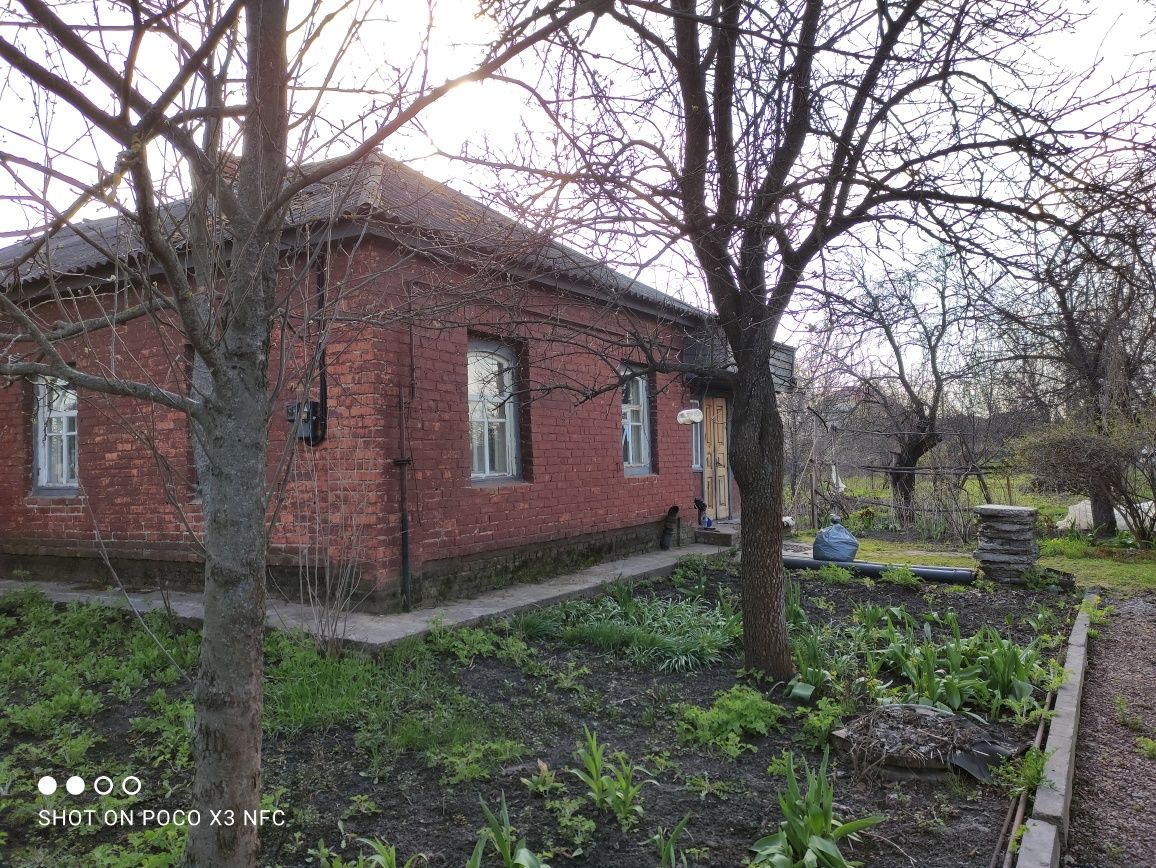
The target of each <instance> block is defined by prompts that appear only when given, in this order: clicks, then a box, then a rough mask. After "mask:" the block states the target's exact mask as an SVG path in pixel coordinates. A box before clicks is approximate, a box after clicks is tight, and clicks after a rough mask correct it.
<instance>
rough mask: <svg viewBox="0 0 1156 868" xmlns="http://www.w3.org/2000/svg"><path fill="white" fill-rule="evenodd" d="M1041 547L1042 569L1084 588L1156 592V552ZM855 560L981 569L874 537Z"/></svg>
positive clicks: (862, 543)
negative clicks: (1072, 578) (1072, 579)
mask: <svg viewBox="0 0 1156 868" xmlns="http://www.w3.org/2000/svg"><path fill="white" fill-rule="evenodd" d="M800 539H803V540H804V541H807V535H800ZM1067 543H1071V545H1070V546H1068V545H1066V544H1067ZM1040 548H1041V555H1042V556H1041V557H1040V559H1039V565H1040V566H1041V567H1048V568H1050V569H1053V570H1060V571H1061V572H1065V573H1071V574H1072V575H1074V576H1075V577H1076V584H1077V585H1078V586H1079V587H1081V588H1101V589H1103V590H1104V591H1107V592H1109V593H1112V594H1115V595H1117V596H1118V595H1128V594H1135V593H1140V592H1143V591H1151V590H1156V551H1138V550H1135V549H1114V548H1107V547H1103V546H1099V547H1093V546H1089V545H1087V544H1086V543H1085V544H1081V543H1080V542H1079V541H1072V540H1068V539H1065V538H1060V539H1053V540H1043V541H1041V547H1040ZM1065 553H1067V554H1065ZM856 557H857V559H858V560H861V561H875V562H878V563H886V564H912V565H919V566H928V567H971V568H974V567H975V566H976V563H975V559H974V558H973V557H972V556H971V554H970V553H968V552H963V551H958V550H956V551H952V550H951V549H949V548H941V547H939V546H935V545H932V544H930V543H925V542H922V541H914V542H910V541H899V542H895V541H891V540H880V539H873V538H870V537H869V538H867V539H861V540H859V554H858V555H856Z"/></svg>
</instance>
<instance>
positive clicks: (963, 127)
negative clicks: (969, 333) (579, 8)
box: [469, 0, 1071, 677]
mask: <svg viewBox="0 0 1156 868" xmlns="http://www.w3.org/2000/svg"><path fill="white" fill-rule="evenodd" d="M495 5H499V4H495ZM502 5H504V6H505V8H506V11H507V14H511V15H513V14H517V13H518V12H520V10H521V9H522V8H523V6H524V4H523V3H521V2H518V0H510V2H508V3H506V4H502ZM600 9H601V11H602V13H603V14H602V15H601V16H600V17H599V18H598V19H597V22H596V25H595V26H593V27H592V29H591V30H590V31H588V32H587V34H586V35H585V36H584V37H582V38H575V37H574V36H571V35H569V34H566V35H559V36H558V37H557V38H556V39H553V40H551V41H550V42H549V45H548V46H547V47H546V48H545V49H544V51H545V60H544V62H543V64H542V68H543V69H544V70H547V71H552V72H553V73H554V75H553V77H552V81H551V82H550V86H549V87H545V86H539V87H538V88H537V89H536V90H535V91H534V93H533V96H532V98H533V99H536V100H538V101H539V103H540V104H541V105H542V106H543V108H544V109H545V110H546V111H547V112H548V113H549V114H550V116H551V117H552V119H553V121H554V123H555V130H554V131H553V133H552V134H548V135H547V134H541V133H539V134H538V135H536V136H534V138H533V140H532V141H530V140H527V141H526V142H524V143H523V144H524V148H525V153H523V154H519V155H518V156H517V157H505V158H502V157H490V156H487V155H479V154H477V153H473V154H470V155H469V156H470V157H471V158H472V159H475V160H477V161H479V162H485V163H489V164H491V165H494V166H496V167H498V168H502V167H507V168H516V169H517V168H520V169H524V168H525V163H526V162H527V160H526V159H525V156H526V154H530V155H531V156H532V159H533V160H535V161H536V164H537V166H538V167H539V168H538V170H537V177H538V178H539V179H540V181H541V182H542V184H541V186H540V187H539V188H538V189H535V190H533V191H532V196H531V197H530V201H529V202H528V204H527V207H528V208H530V207H533V206H535V205H537V206H539V207H541V206H542V203H546V202H549V203H550V207H552V208H555V209H558V210H562V209H565V208H566V207H567V206H570V205H572V206H574V211H575V212H576V213H577V214H578V217H577V218H576V223H577V225H580V226H585V227H587V229H588V230H590V233H591V235H593V234H595V233H597V234H598V235H600V236H601V237H603V238H606V237H607V236H612V235H614V233H619V238H620V239H621V240H622V245H623V246H624V247H627V248H630V249H631V250H632V251H634V252H635V253H637V254H638V255H641V256H656V255H659V252H660V251H661V250H663V249H674V250H679V251H682V252H684V253H686V254H687V263H688V264H687V270H688V272H689V273H691V274H693V276H694V279H695V280H696V281H697V280H701V281H702V283H703V284H705V287H706V289H707V291H708V295H709V300H710V303H711V304H712V305H713V307H714V309H715V310H716V311H717V313H718V316H719V320H720V323H721V327H722V329H723V331H724V332H725V335H726V340H727V343H728V344H729V348H730V351H731V353H732V354H733V357H734V360H735V363H736V370H735V371H734V373H733V375H732V376H731V377H730V382H731V385H732V388H733V395H734V398H733V420H732V428H731V441H730V463H731V467H732V468H733V470H734V474H735V478H736V480H737V482H738V486H739V489H740V492H741V495H742V508H743V524H744V532H743V543H742V545H743V557H742V574H743V588H744V592H743V623H744V647H745V653H746V658H747V659H746V663H747V666H749V667H751V668H753V669H757V670H760V671H763V672H767V673H770V674H771V675H773V676H774V677H787V676H789V675H790V673H791V669H792V665H791V658H790V653H789V649H788V643H787V634H786V629H785V620H784V597H783V582H784V574H783V566H782V562H781V558H780V553H781V535H782V531H781V511H782V497H783V485H782V481H783V480H782V477H783V454H782V440H783V430H782V428H783V426H782V422H781V419H780V416H779V412H778V409H777V406H776V400H775V393H774V387H773V383H772V378H771V373H770V364H769V362H770V356H771V346H772V341H773V338H774V336H775V332H776V329H777V327H778V325H779V323H780V321H781V319H782V317H783V315H784V312H785V311H786V310H787V308H788V306H789V305H790V304H791V301H792V298H793V297H794V295H795V292H796V290H797V289H798V288H799V287H800V286H801V285H802V284H804V283H805V282H806V281H808V280H810V279H812V278H814V277H816V276H817V275H819V274H821V272H822V270H823V267H824V262H825V259H826V257H827V256H828V255H829V254H830V253H831V252H832V251H833V250H835V249H836V247H837V246H839V245H841V244H855V243H858V244H871V245H878V244H880V243H881V239H884V238H885V237H886V236H888V235H889V234H890V233H893V232H894V233H901V232H904V231H907V232H911V233H916V234H918V233H922V234H924V235H926V236H929V237H930V238H932V239H936V240H939V241H942V242H944V243H948V244H951V245H953V246H956V247H959V248H964V249H973V250H989V249H992V248H994V247H997V246H998V243H999V240H1000V239H1001V238H1002V237H1006V236H1007V235H1008V234H1010V233H1012V232H1013V230H1012V229H1011V227H1012V226H1029V225H1032V224H1034V223H1038V222H1045V223H1046V222H1048V221H1050V220H1053V219H1054V218H1053V217H1052V216H1051V215H1050V214H1049V213H1048V211H1047V208H1046V202H1043V200H1042V199H1041V198H1040V196H1041V195H1043V194H1044V193H1045V192H1046V187H1045V185H1043V184H1042V183H1041V182H1040V179H1041V178H1042V177H1044V176H1049V175H1053V176H1059V175H1061V174H1062V173H1061V166H1060V163H1061V162H1062V161H1063V160H1064V159H1065V156H1066V151H1067V144H1066V143H1065V141H1064V137H1063V136H1062V135H1061V133H1060V132H1058V130H1057V125H1056V124H1057V119H1058V118H1059V117H1060V116H1061V115H1062V114H1063V113H1064V112H1065V110H1066V109H1068V108H1071V106H1070V105H1067V104H1065V102H1064V100H1063V97H1062V94H1063V93H1064V92H1065V88H1066V86H1067V85H1068V84H1070V82H1063V81H1056V80H1055V77H1054V74H1053V70H1049V74H1048V75H1049V78H1048V83H1047V84H1046V85H1045V84H1043V83H1042V81H1041V79H1040V78H1033V77H1032V75H1031V72H1030V70H1029V69H1028V65H1029V64H1028V62H1027V61H1029V60H1030V46H1031V45H1032V44H1033V40H1034V39H1035V38H1036V37H1038V36H1039V35H1041V34H1044V33H1047V32H1049V31H1052V30H1055V29H1057V28H1062V27H1064V26H1066V25H1067V24H1068V23H1069V19H1068V18H1067V17H1066V15H1065V13H1064V12H1063V11H1062V9H1061V8H1060V7H1059V6H1058V5H1045V6H1039V5H1033V6H1031V7H1027V6H1024V5H1023V4H1019V3H1012V2H1008V3H1004V2H997V3H985V4H973V5H965V6H962V7H960V6H956V5H935V4H927V3H925V2H922V0H902V2H887V3H878V4H863V3H859V2H824V0H800V2H792V3H786V4H783V3H775V4H761V3H754V2H744V0H714V2H700V3H696V2H692V0H668V2H649V0H647V2H642V0H624V2H616V3H604V4H602V6H601V7H600ZM543 149H545V150H546V152H545V153H543ZM519 183H520V184H522V189H523V190H524V189H525V187H526V182H525V180H524V179H523V180H522V181H520V182H519ZM535 186H536V187H537V186H538V185H535ZM1014 231H1019V230H1014Z"/></svg>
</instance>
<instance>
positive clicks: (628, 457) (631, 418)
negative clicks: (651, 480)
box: [622, 376, 650, 474]
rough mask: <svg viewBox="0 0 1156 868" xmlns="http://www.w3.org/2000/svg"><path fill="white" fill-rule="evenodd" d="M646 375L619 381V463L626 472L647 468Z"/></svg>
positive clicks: (648, 421)
mask: <svg viewBox="0 0 1156 868" xmlns="http://www.w3.org/2000/svg"><path fill="white" fill-rule="evenodd" d="M647 392H648V390H647V383H646V378H645V377H642V376H639V377H634V378H633V379H631V380H628V381H627V382H625V383H623V384H622V464H623V466H624V467H625V469H626V472H627V473H628V474H639V473H649V472H650V398H649V395H648V394H647Z"/></svg>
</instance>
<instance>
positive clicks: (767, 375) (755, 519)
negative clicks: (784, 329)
mask: <svg viewBox="0 0 1156 868" xmlns="http://www.w3.org/2000/svg"><path fill="white" fill-rule="evenodd" d="M762 350H763V351H762V353H760V352H759V351H758V350H755V351H753V352H752V353H751V355H753V356H754V357H755V358H754V359H753V360H752V359H750V358H747V359H744V363H743V364H740V365H739V366H738V368H739V370H738V374H737V378H736V385H735V393H734V415H733V418H732V420H731V439H730V443H731V449H730V459H731V468H732V469H733V471H734V474H735V481H736V482H737V483H738V486H739V494H740V496H741V497H742V511H743V513H742V514H743V534H742V543H741V545H742V571H741V576H742V594H743V599H742V605H743V648H744V652H745V659H746V664H745V665H746V667H747V668H748V669H753V670H756V671H758V672H765V673H766V674H767V675H768V676H769V677H771V678H773V679H775V680H784V681H785V680H788V679H790V678H791V677H792V676H793V675H794V665H793V662H792V659H791V647H790V642H789V637H788V636H787V618H786V592H785V589H786V570H785V568H784V566H783V423H782V419H781V418H780V416H779V410H778V407H777V406H776V401H775V386H774V380H773V378H772V376H771V369H770V338H769V336H767V340H766V347H764V348H762ZM760 356H761V359H760Z"/></svg>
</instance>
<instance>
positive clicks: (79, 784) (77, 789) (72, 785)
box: [64, 775, 84, 796]
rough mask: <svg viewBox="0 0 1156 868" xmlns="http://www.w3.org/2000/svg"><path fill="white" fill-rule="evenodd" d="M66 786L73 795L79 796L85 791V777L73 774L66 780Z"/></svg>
mask: <svg viewBox="0 0 1156 868" xmlns="http://www.w3.org/2000/svg"><path fill="white" fill-rule="evenodd" d="M64 788H65V789H66V790H68V792H69V793H70V794H71V795H74V796H79V795H80V794H81V793H83V792H84V778H82V777H80V776H79V775H73V776H72V777H70V778H69V779H68V780H67V781H66V782H65V784H64Z"/></svg>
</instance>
